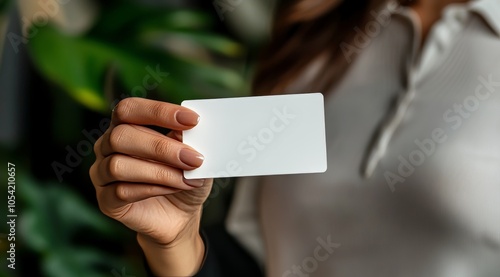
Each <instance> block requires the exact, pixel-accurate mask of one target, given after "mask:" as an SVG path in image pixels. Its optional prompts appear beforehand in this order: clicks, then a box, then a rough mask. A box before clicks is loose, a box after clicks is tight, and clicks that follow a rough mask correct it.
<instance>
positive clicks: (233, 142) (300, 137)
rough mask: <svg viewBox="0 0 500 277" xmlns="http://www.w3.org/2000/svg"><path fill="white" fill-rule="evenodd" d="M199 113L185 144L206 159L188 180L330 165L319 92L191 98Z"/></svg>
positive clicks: (289, 171)
mask: <svg viewBox="0 0 500 277" xmlns="http://www.w3.org/2000/svg"><path fill="white" fill-rule="evenodd" d="M181 105H182V106H184V107H187V108H189V109H191V110H193V111H195V112H196V113H198V114H199V115H200V122H199V124H198V125H197V126H195V127H194V128H193V129H191V130H187V131H184V132H183V142H184V143H185V144H187V145H189V146H191V147H193V148H194V149H195V150H197V151H198V152H200V153H201V154H202V155H203V156H204V157H205V161H204V162H203V165H202V166H201V167H199V168H197V169H195V170H190V171H184V177H185V178H186V179H203V178H221V177H241V176H260V175H281V174H299V173H320V172H325V171H326V169H327V159H326V157H327V155H326V138H325V115H324V114H325V112H324V100H323V95H322V94H321V93H305V94H287V95H272V96H250V97H236V98H223V99H208V100H187V101H184V102H182V104H181Z"/></svg>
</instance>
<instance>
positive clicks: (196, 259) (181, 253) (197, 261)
mask: <svg viewBox="0 0 500 277" xmlns="http://www.w3.org/2000/svg"><path fill="white" fill-rule="evenodd" d="M137 241H138V243H139V246H140V247H141V248H142V250H143V252H144V255H145V258H146V260H147V263H148V265H149V267H150V269H151V272H152V273H153V274H154V276H193V275H195V274H196V273H197V272H198V271H199V270H200V268H201V266H202V263H203V260H204V257H205V245H204V243H203V239H202V238H201V235H200V231H199V226H198V227H196V228H189V229H187V230H185V231H184V232H182V233H180V234H179V235H178V236H177V237H176V239H175V240H173V241H172V242H171V243H168V244H163V243H159V242H157V241H155V240H153V239H152V238H150V237H148V236H146V235H144V234H137Z"/></svg>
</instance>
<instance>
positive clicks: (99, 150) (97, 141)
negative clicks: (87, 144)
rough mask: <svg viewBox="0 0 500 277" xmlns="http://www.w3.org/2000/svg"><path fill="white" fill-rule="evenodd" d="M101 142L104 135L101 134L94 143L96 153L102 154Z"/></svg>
mask: <svg viewBox="0 0 500 277" xmlns="http://www.w3.org/2000/svg"><path fill="white" fill-rule="evenodd" d="M101 143H102V136H100V137H99V138H98V139H97V140H96V142H95V143H94V153H95V154H101Z"/></svg>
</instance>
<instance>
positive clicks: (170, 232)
mask: <svg viewBox="0 0 500 277" xmlns="http://www.w3.org/2000/svg"><path fill="white" fill-rule="evenodd" d="M198 120H199V116H198V115H197V114H196V113H194V112H193V111H191V110H189V109H187V108H184V107H181V106H178V105H174V104H170V103H165V102H159V101H153V100H147V99H142V98H127V99H124V100H122V101H121V102H120V103H118V105H117V106H116V107H115V109H114V111H113V114H112V120H111V125H110V127H109V129H108V130H107V131H106V132H105V133H104V135H103V136H102V137H101V138H99V139H98V140H97V141H96V143H95V146H94V151H95V155H96V161H95V163H94V164H93V165H92V167H91V168H90V177H91V180H92V182H93V184H94V187H95V189H96V195H97V200H98V203H99V207H100V209H101V211H102V212H103V213H104V214H106V215H107V216H109V217H111V218H113V219H116V220H118V221H120V222H122V223H123V224H124V225H126V226H127V227H128V228H130V229H132V230H134V231H136V232H137V234H138V235H137V239H138V241H139V244H140V245H141V247H142V248H143V250H144V252H145V254H146V258H147V259H148V262H149V264H150V266H151V268H152V270H153V271H154V272H156V273H158V274H160V272H161V275H164V276H169V275H172V276H173V275H176V274H188V275H189V274H192V273H193V272H195V271H196V270H197V268H198V267H199V265H200V263H201V260H202V259H203V249H204V248H203V243H202V241H201V238H200V236H199V222H200V218H201V211H202V205H203V202H204V201H205V200H206V198H207V197H208V194H209V193H210V189H211V187H212V183H213V180H211V179H207V180H186V179H184V178H183V174H182V171H183V170H191V169H195V168H197V167H199V166H200V165H201V164H202V163H203V156H202V155H201V154H199V153H198V152H196V151H195V150H194V149H192V148H191V147H189V146H188V145H185V144H183V143H182V142H181V140H182V138H181V136H182V132H181V131H182V130H187V129H190V128H192V127H194V126H195V125H196V124H197V123H198ZM147 125H149V126H152V125H154V126H160V127H165V128H168V129H171V130H173V131H171V132H170V133H169V134H168V135H163V134H161V133H158V132H156V131H154V130H152V129H150V128H147V127H145V126H147ZM178 254H182V256H184V255H189V256H184V257H182V256H181V257H180V259H179V257H178V256H179V255H178ZM176 257H177V258H176ZM188 257H189V258H188ZM187 258H188V259H187ZM176 259H179V260H178V261H177V260H176ZM186 260H187V261H186ZM167 265H168V268H165V267H167ZM165 270H166V271H165ZM183 270H184V271H183ZM187 272H190V273H187Z"/></svg>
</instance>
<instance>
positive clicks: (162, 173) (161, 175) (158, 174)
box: [154, 169, 173, 183]
mask: <svg viewBox="0 0 500 277" xmlns="http://www.w3.org/2000/svg"><path fill="white" fill-rule="evenodd" d="M172 175H173V173H172V172H170V171H169V170H166V169H158V170H155V172H154V178H155V179H156V180H158V181H159V183H164V182H165V181H169V180H171V179H172V177H173V176H172Z"/></svg>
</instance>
